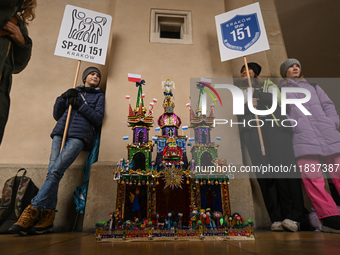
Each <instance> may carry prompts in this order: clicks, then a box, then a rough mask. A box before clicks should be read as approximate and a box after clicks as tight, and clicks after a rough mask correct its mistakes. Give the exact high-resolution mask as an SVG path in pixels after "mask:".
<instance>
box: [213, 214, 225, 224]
mask: <svg viewBox="0 0 340 255" xmlns="http://www.w3.org/2000/svg"><path fill="white" fill-rule="evenodd" d="M222 217H223V216H222V213H221V212H218V211H215V212H214V213H213V219H214V220H215V223H216V227H217V228H219V227H222V226H223V219H222ZM221 219H222V223H221Z"/></svg>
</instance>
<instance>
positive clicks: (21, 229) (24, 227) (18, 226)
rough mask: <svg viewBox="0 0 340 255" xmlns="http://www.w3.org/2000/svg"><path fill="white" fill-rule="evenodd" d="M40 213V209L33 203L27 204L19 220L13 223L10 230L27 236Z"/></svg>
mask: <svg viewBox="0 0 340 255" xmlns="http://www.w3.org/2000/svg"><path fill="white" fill-rule="evenodd" d="M39 213H40V212H39V210H38V209H37V208H35V207H33V206H32V205H29V206H27V207H26V208H25V210H24V211H23V212H22V214H21V216H20V218H19V219H18V221H17V222H16V223H14V224H13V226H12V227H11V228H10V229H9V231H10V232H12V233H14V234H19V235H22V236H25V235H26V234H27V231H28V230H29V228H30V227H31V226H32V225H33V223H34V221H35V220H36V219H37V218H38V216H39Z"/></svg>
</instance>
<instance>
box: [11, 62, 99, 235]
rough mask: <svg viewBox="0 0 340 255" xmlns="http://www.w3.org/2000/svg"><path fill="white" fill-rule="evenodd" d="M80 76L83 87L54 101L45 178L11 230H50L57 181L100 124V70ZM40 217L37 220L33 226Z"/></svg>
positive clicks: (92, 69) (87, 146)
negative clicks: (49, 151) (65, 132)
mask: <svg viewBox="0 0 340 255" xmlns="http://www.w3.org/2000/svg"><path fill="white" fill-rule="evenodd" d="M82 79H83V82H84V86H78V87H77V88H76V89H69V90H67V91H66V92H65V93H63V94H62V95H61V96H60V97H58V98H57V100H56V102H55V104H54V112H53V117H54V118H55V120H57V124H56V126H55V127H54V129H53V131H52V134H51V137H52V139H53V142H52V151H51V156H50V163H49V166H48V173H47V177H46V180H45V182H44V184H43V185H42V187H41V189H40V190H39V192H38V194H37V196H36V197H35V198H33V199H32V201H31V205H29V206H28V207H27V208H26V209H25V210H24V212H23V213H22V214H21V216H20V218H19V219H18V221H17V222H16V223H15V224H14V225H13V226H12V227H11V228H10V231H11V232H12V233H17V234H20V235H26V234H27V232H29V233H30V234H45V233H50V232H52V231H53V221H54V217H55V209H56V205H57V195H58V187H59V182H60V180H61V178H62V177H63V175H64V172H65V171H66V169H67V168H68V167H69V166H70V165H71V164H72V163H73V162H74V160H75V159H76V158H77V156H78V155H79V153H80V152H81V151H82V150H91V149H92V147H93V144H94V141H95V138H96V129H98V128H99V127H100V126H101V124H102V121H103V118H104V103H105V97H104V92H103V91H102V89H101V88H100V87H98V85H99V83H100V80H101V72H100V71H99V70H98V69H97V68H95V67H89V68H87V69H86V70H85V71H84V72H83V76H82ZM69 104H71V105H72V108H73V110H72V113H71V118H70V123H69V128H68V132H67V140H66V143H65V146H64V148H63V149H62V151H61V152H60V148H61V144H62V136H63V132H64V128H65V123H66V118H67V114H68V109H69ZM39 217H40V219H39V221H38V222H37V223H36V224H35V225H34V226H33V227H32V224H33V223H34V222H35V221H36V219H37V218H39Z"/></svg>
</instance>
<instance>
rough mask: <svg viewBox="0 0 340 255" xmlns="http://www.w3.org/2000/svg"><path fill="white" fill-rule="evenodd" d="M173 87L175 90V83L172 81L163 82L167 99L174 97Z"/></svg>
mask: <svg viewBox="0 0 340 255" xmlns="http://www.w3.org/2000/svg"><path fill="white" fill-rule="evenodd" d="M171 87H173V88H174V89H175V83H174V82H173V81H170V79H167V80H166V81H162V89H164V88H165V90H164V92H163V94H164V96H165V97H166V96H170V97H173V94H172V89H171Z"/></svg>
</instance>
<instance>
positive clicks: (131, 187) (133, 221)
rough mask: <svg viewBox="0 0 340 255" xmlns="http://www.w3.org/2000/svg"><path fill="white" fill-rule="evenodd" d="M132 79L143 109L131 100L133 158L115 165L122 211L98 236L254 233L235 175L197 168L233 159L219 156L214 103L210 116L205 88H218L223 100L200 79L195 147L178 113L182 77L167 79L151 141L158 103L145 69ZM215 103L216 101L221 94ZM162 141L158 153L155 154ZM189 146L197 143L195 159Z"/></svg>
mask: <svg viewBox="0 0 340 255" xmlns="http://www.w3.org/2000/svg"><path fill="white" fill-rule="evenodd" d="M132 76H133V75H132ZM129 80H130V79H129ZM131 80H132V81H134V82H136V87H137V88H138V94H137V101H136V107H135V108H134V109H133V108H132V106H131V104H129V115H128V121H127V122H128V127H131V129H132V131H133V141H132V143H129V144H128V145H127V159H121V160H120V162H118V164H117V168H116V169H115V170H114V171H113V174H114V180H115V181H117V184H118V185H117V198H116V211H115V212H112V213H111V214H110V218H109V221H103V222H99V223H97V224H96V230H97V234H96V236H97V240H98V241H122V240H130V241H133V240H139V241H140V240H162V239H164V240H172V239H178V238H181V239H198V238H200V239H206V240H209V239H213V240H218V239H220V240H223V239H226V238H245V239H253V238H254V232H253V225H254V223H253V221H252V220H248V221H244V220H243V218H242V217H241V216H240V215H239V214H238V213H234V214H232V213H231V208H230V201H229V191H228V184H229V175H228V173H223V172H222V173H215V174H211V173H209V172H198V171H195V169H196V166H200V167H207V166H217V165H219V166H223V165H224V166H225V165H226V164H227V162H226V160H225V159H221V158H218V147H219V146H218V145H217V144H215V143H213V142H212V141H211V135H210V133H211V130H212V128H213V121H214V118H215V116H214V106H212V107H211V112H210V114H209V116H206V115H205V114H202V97H203V94H204V93H206V94H209V95H210V96H211V97H212V98H213V95H212V93H211V92H210V91H212V92H213V93H215V95H216V96H217V97H218V99H219V102H220V103H221V105H222V101H221V99H220V97H219V95H218V93H217V92H216V90H215V89H214V88H213V87H212V86H211V85H210V84H209V83H208V82H204V81H201V82H198V83H197V85H196V87H197V89H198V90H199V99H198V103H197V108H196V110H195V111H194V110H193V109H192V108H191V107H189V111H190V127H189V128H192V129H193V130H194V144H192V145H191V144H190V141H189V142H188V141H187V140H188V137H187V136H184V135H179V132H178V130H179V128H180V126H181V124H182V121H181V118H180V117H179V116H178V115H176V114H175V111H174V109H175V103H174V102H173V91H172V89H173V88H175V84H174V82H172V81H170V80H169V79H168V80H166V81H163V82H162V86H163V88H164V92H163V94H164V100H163V108H164V113H163V114H162V115H161V116H159V118H158V120H157V124H158V126H159V131H160V132H161V135H157V136H156V137H153V138H152V139H151V140H150V138H149V131H150V128H152V127H153V124H154V122H153V107H154V103H150V107H149V110H148V112H147V109H146V108H145V105H144V94H143V86H144V85H145V81H144V80H142V79H141V78H140V76H138V75H134V77H133V78H132V79H131ZM209 90H210V91H209ZM127 98H128V99H129V100H130V97H129V96H127ZM153 101H154V102H157V100H156V99H154V100H153ZM213 101H214V102H215V103H216V101H215V99H214V98H213ZM185 128H187V127H182V129H185ZM156 130H157V129H156ZM192 140H193V139H192ZM155 145H156V148H157V156H156V159H154V160H152V152H153V148H154V146H155ZM187 146H191V151H190V153H191V157H192V160H190V161H188V151H187ZM216 238H217V239H216Z"/></svg>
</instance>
